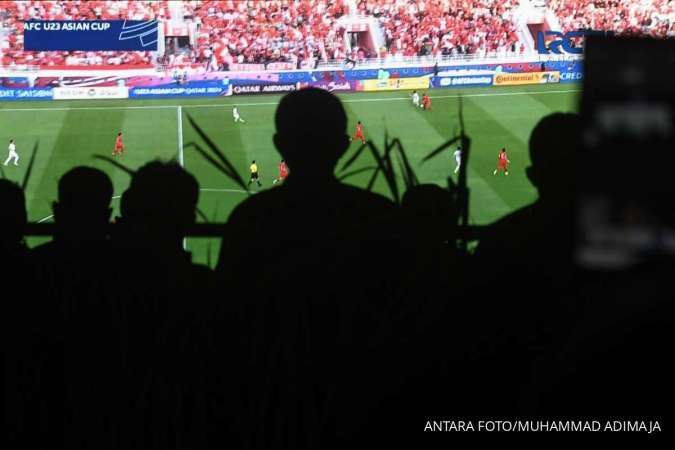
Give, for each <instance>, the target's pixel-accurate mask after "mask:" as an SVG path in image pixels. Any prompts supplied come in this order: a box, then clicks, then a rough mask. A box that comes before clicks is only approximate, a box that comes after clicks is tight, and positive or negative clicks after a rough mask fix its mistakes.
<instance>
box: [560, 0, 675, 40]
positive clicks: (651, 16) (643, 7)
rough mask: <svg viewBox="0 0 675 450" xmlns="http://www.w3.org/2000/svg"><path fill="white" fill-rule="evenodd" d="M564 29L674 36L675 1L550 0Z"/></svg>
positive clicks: (660, 36) (565, 30) (661, 36)
mask: <svg viewBox="0 0 675 450" xmlns="http://www.w3.org/2000/svg"><path fill="white" fill-rule="evenodd" d="M548 7H549V8H550V9H551V10H552V11H553V12H554V13H555V15H556V16H557V17H558V20H559V21H560V25H561V27H562V31H564V32H568V31H573V30H579V29H593V30H602V31H614V32H615V33H616V34H622V35H646V36H652V37H658V38H663V37H675V4H674V3H673V2H672V1H669V0H637V1H636V0H549V1H548Z"/></svg>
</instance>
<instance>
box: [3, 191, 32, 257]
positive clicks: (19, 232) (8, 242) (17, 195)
mask: <svg viewBox="0 0 675 450" xmlns="http://www.w3.org/2000/svg"><path fill="white" fill-rule="evenodd" d="M0 205H2V211H3V214H2V220H0V249H3V248H4V249H11V248H15V247H16V246H17V245H18V244H19V243H20V242H21V240H22V239H23V233H24V231H25V229H26V222H27V216H26V198H25V196H24V193H23V189H21V187H20V186H19V185H18V184H16V183H14V182H12V181H9V180H6V179H0Z"/></svg>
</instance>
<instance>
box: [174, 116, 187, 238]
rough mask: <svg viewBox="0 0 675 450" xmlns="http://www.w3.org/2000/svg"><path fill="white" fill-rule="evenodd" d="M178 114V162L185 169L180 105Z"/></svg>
mask: <svg viewBox="0 0 675 450" xmlns="http://www.w3.org/2000/svg"><path fill="white" fill-rule="evenodd" d="M176 114H177V115H178V124H177V128H178V164H180V166H181V167H182V168H183V169H185V157H184V156H185V155H184V154H183V108H182V107H181V106H180V105H179V106H178V108H176ZM187 249H188V246H187V237H184V238H183V250H185V251H187Z"/></svg>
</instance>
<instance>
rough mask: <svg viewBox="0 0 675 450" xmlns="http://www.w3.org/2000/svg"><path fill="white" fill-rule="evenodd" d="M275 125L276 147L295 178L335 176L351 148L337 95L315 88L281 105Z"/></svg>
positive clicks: (292, 95) (285, 98)
mask: <svg viewBox="0 0 675 450" xmlns="http://www.w3.org/2000/svg"><path fill="white" fill-rule="evenodd" d="M274 123H275V125H276V134H275V135H274V145H275V146H276V147H277V149H278V150H279V153H281V155H282V156H283V157H284V159H285V160H286V161H287V162H288V165H289V166H290V167H291V168H292V169H293V176H294V177H296V178H297V177H303V176H311V177H314V178H316V177H317V175H318V176H319V177H320V178H324V177H325V178H328V177H332V174H333V169H334V168H335V165H336V164H337V162H338V160H339V159H340V157H341V156H342V155H343V154H344V152H345V150H346V149H347V147H348V146H349V137H348V136H347V134H346V130H347V115H346V114H345V110H344V108H343V107H342V103H340V100H339V99H338V98H337V97H336V96H334V95H333V94H331V93H329V92H327V91H325V90H323V89H316V88H306V89H301V90H298V91H294V92H291V93H290V94H288V95H286V96H285V97H284V98H282V99H281V102H279V106H278V107H277V111H276V115H275V117H274Z"/></svg>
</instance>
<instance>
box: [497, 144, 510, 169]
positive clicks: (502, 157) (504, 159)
mask: <svg viewBox="0 0 675 450" xmlns="http://www.w3.org/2000/svg"><path fill="white" fill-rule="evenodd" d="M509 164H511V161H510V160H509V157H508V156H507V155H506V147H502V150H501V151H500V152H499V157H498V159H497V168H496V169H495V171H494V172H492V175H497V172H499V171H500V170H503V171H504V175H508V174H509Z"/></svg>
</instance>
